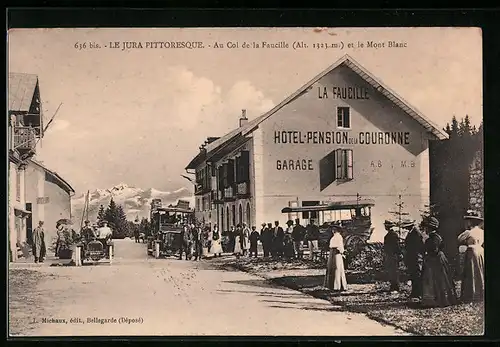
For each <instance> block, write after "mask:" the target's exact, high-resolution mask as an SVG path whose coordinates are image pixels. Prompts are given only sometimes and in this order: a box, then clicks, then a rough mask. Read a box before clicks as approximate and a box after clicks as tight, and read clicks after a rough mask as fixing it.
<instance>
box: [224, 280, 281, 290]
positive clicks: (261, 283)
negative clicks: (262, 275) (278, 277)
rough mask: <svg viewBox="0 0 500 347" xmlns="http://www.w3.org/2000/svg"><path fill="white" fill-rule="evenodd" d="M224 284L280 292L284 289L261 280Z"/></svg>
mask: <svg viewBox="0 0 500 347" xmlns="http://www.w3.org/2000/svg"><path fill="white" fill-rule="evenodd" d="M224 283H231V284H240V285H244V286H250V287H259V288H273V289H282V290H283V289H285V288H283V287H281V286H279V285H276V284H273V283H270V282H269V281H267V280H262V279H251V280H234V281H224Z"/></svg>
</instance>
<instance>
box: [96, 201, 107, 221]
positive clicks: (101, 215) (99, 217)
mask: <svg viewBox="0 0 500 347" xmlns="http://www.w3.org/2000/svg"><path fill="white" fill-rule="evenodd" d="M105 219H106V210H105V209H104V206H103V205H101V206H99V212H97V223H101V222H102V221H103V220H105Z"/></svg>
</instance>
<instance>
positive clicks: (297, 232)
mask: <svg viewBox="0 0 500 347" xmlns="http://www.w3.org/2000/svg"><path fill="white" fill-rule="evenodd" d="M305 236H306V228H304V227H303V226H302V225H300V219H298V218H297V219H295V226H294V227H293V231H292V238H293V248H294V250H295V255H296V257H297V259H302V257H303V252H302V247H301V246H302V242H303V241H304V237H305Z"/></svg>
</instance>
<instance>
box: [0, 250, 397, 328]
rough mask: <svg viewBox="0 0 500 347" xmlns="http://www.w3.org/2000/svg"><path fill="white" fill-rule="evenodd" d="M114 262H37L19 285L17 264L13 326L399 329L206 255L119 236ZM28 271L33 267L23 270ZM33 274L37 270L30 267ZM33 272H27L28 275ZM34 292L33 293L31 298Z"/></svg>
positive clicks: (12, 299) (12, 296) (12, 294)
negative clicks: (176, 253) (171, 252)
mask: <svg viewBox="0 0 500 347" xmlns="http://www.w3.org/2000/svg"><path fill="white" fill-rule="evenodd" d="M115 254H116V258H115V261H114V263H113V264H112V265H108V264H102V265H98V266H84V267H78V268H77V267H48V266H45V267H37V268H30V269H29V271H36V272H35V274H38V275H39V276H38V280H37V281H36V282H33V283H35V284H32V285H31V287H28V288H20V286H21V285H22V284H21V283H22V281H17V282H16V281H14V282H13V279H12V277H15V276H13V274H15V271H21V270H20V269H14V270H11V271H10V276H11V279H10V288H9V292H10V310H9V314H10V333H11V334H13V335H29V336H48V335H50V336H68V335H70V336H84V335H121V336H123V335H315V336H334V335H396V334H398V335H399V334H400V332H398V331H396V330H395V329H394V328H392V327H389V326H384V325H382V324H380V323H377V322H375V321H372V320H370V319H368V318H367V317H365V316H364V315H359V314H352V313H346V312H342V311H339V308H335V307H333V306H332V305H331V304H330V303H328V302H327V301H323V300H319V299H314V298H311V297H309V296H307V295H304V294H302V293H299V292H296V291H293V290H290V289H285V288H280V287H276V286H273V285H269V284H267V283H266V282H265V281H264V280H262V279H260V278H258V277H254V276H252V275H249V274H247V273H243V272H237V271H234V272H233V271H222V270H219V269H216V268H214V267H213V265H211V264H210V260H208V261H202V262H192V261H179V260H176V259H158V260H157V259H151V258H148V257H147V256H146V250H145V245H143V244H136V243H134V242H133V241H126V240H122V241H117V242H116V251H115ZM22 271H26V270H22ZM30 273H31V275H29V276H34V275H33V272H30ZM26 276H28V275H26V274H25V275H23V276H22V277H23V278H26ZM26 298H28V299H26Z"/></svg>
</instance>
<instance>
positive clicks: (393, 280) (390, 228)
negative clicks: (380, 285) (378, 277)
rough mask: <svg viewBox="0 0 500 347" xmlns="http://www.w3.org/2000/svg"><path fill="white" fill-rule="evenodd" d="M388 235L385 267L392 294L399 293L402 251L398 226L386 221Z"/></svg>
mask: <svg viewBox="0 0 500 347" xmlns="http://www.w3.org/2000/svg"><path fill="white" fill-rule="evenodd" d="M384 226H385V230H387V234H386V235H385V237H384V253H385V266H386V270H387V275H388V279H389V283H390V288H389V290H390V291H391V292H398V291H399V257H400V255H401V250H400V247H399V235H398V233H397V231H396V230H397V228H396V224H395V223H394V222H392V221H389V220H386V221H385V222H384Z"/></svg>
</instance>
